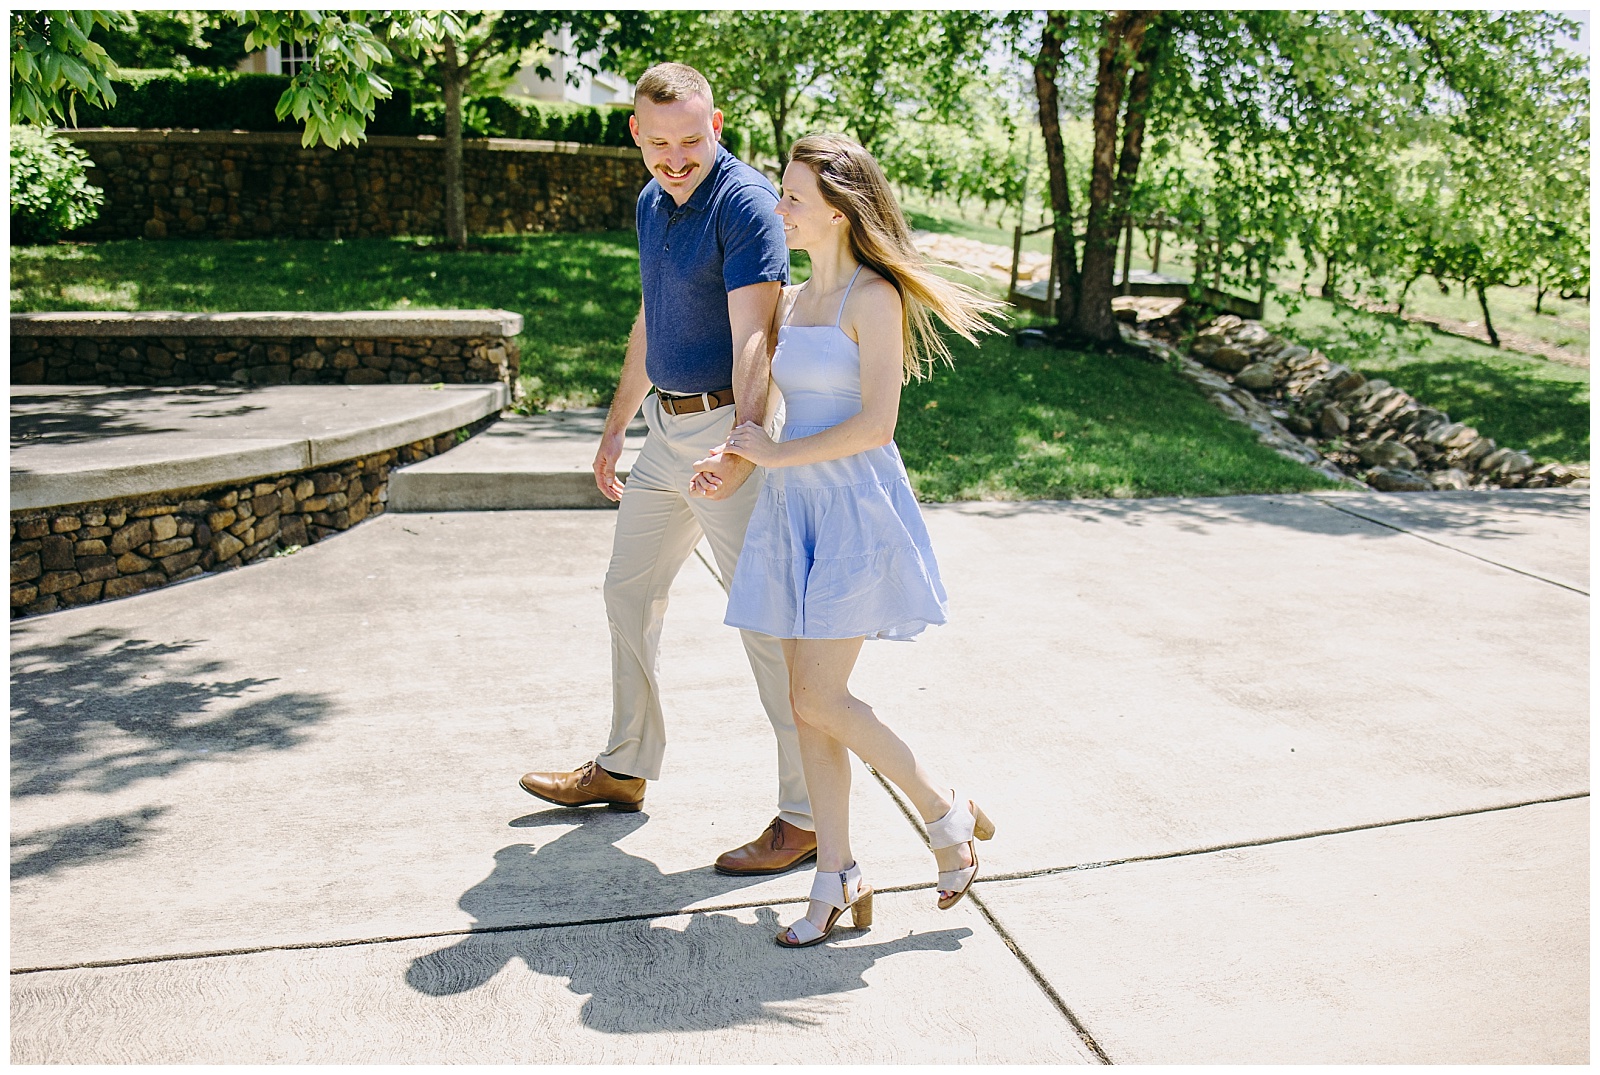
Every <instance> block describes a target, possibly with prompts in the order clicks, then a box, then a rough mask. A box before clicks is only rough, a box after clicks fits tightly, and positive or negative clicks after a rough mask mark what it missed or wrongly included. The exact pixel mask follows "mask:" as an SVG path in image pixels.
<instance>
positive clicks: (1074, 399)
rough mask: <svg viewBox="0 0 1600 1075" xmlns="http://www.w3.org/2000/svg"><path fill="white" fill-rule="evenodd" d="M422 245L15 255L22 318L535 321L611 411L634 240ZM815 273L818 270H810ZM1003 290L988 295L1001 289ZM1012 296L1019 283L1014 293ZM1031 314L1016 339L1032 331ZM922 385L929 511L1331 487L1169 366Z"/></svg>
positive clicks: (915, 410)
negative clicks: (982, 503) (195, 314)
mask: <svg viewBox="0 0 1600 1075" xmlns="http://www.w3.org/2000/svg"><path fill="white" fill-rule="evenodd" d="M475 245H478V246H480V247H482V248H481V249H474V250H471V251H468V252H465V253H458V252H455V251H451V250H445V249H441V248H439V247H437V246H432V245H422V244H419V243H416V242H412V241H408V240H355V241H345V242H319V241H311V240H294V241H279V242H254V241H250V242H233V243H217V242H211V243H201V242H184V241H171V242H162V243H149V242H124V243H104V244H100V245H96V246H61V247H31V248H30V247H13V248H12V296H13V309H15V310H51V309H113V308H115V309H124V308H128V307H129V306H133V307H136V308H138V309H168V310H192V311H223V310H394V309H451V308H484V307H499V308H503V309H507V310H512V311H515V312H517V313H520V314H522V315H523V317H524V319H525V327H524V330H523V332H522V335H521V336H520V337H519V338H518V342H519V343H520V345H521V347H522V369H521V380H522V383H523V385H524V386H525V388H527V389H529V390H530V392H531V394H532V396H533V398H534V400H535V401H536V402H538V403H540V404H542V405H547V406H550V405H554V406H576V405H590V404H601V403H605V402H607V401H609V399H610V395H611V392H612V390H613V388H614V386H615V383H616V378H617V375H618V373H619V371H620V369H621V364H622V355H623V349H624V347H625V346H626V343H627V336H628V330H629V327H630V326H631V324H632V322H633V316H634V313H635V312H636V311H637V309H638V304H639V276H638V255H637V252H636V250H635V247H634V241H633V236H632V235H631V234H629V233H626V232H621V233H609V234H602V235H538V236H523V237H493V238H484V239H480V240H476V241H475ZM796 260H797V265H798V268H799V270H800V272H799V273H798V275H799V276H802V277H803V275H804V272H805V262H804V259H803V258H798V259H796ZM985 286H987V285H985ZM1000 287H1001V288H1003V285H1000ZM1029 320H1030V319H1029V318H1027V317H1022V316H1019V317H1018V319H1017V320H1015V321H1013V322H1012V323H1011V325H1010V328H1012V329H1013V330H1014V329H1015V328H1017V327H1020V326H1021V325H1024V324H1027V323H1028V321H1029ZM953 350H954V353H955V357H956V364H955V367H954V368H953V369H942V370H940V371H939V372H938V373H937V374H936V375H935V377H934V378H933V379H932V380H931V381H928V382H924V383H922V384H915V385H911V386H909V387H908V388H907V389H906V391H905V396H904V402H903V404H902V407H901V419H900V425H899V429H898V431H897V440H898V442H899V444H900V447H901V450H902V452H903V454H904V456H905V460H906V465H907V468H908V469H909V471H910V472H911V475H912V479H913V481H914V483H915V484H916V486H917V489H918V493H919V495H921V496H923V497H925V498H927V499H930V500H957V499H973V498H985V499H1004V500H1015V499H1032V498H1041V497H1045V498H1064V497H1142V496H1218V495H1224V494H1229V493H1263V492H1285V491H1294V490H1306V489H1318V488H1325V487H1327V486H1328V485H1329V483H1328V482H1327V481H1326V480H1325V479H1324V478H1322V477H1321V476H1320V475H1317V474H1315V473H1313V472H1312V471H1310V470H1308V469H1306V468H1304V467H1302V466H1299V465H1298V464H1295V463H1292V462H1289V461H1288V460H1285V459H1283V458H1281V457H1279V456H1277V455H1275V454H1274V453H1272V452H1271V451H1269V450H1267V449H1266V448H1264V447H1262V446H1261V445H1259V444H1257V443H1256V441H1255V438H1254V435H1253V434H1252V433H1250V431H1249V430H1247V429H1245V428H1244V427H1242V426H1239V425H1236V424H1234V423H1231V422H1228V421H1227V420H1226V419H1224V418H1223V417H1222V416H1221V415H1220V414H1219V413H1218V412H1217V411H1216V410H1214V409H1213V408H1212V407H1211V406H1210V405H1209V404H1208V403H1206V402H1205V401H1204V399H1202V398H1201V396H1200V395H1199V394H1198V393H1197V392H1196V391H1195V390H1194V389H1193V388H1191V387H1190V386H1189V385H1188V384H1186V383H1185V382H1183V381H1182V380H1181V379H1179V378H1178V377H1176V376H1175V375H1174V374H1173V373H1172V371H1171V370H1169V369H1166V368H1165V367H1162V366H1157V365H1153V364H1151V363H1148V362H1145V361H1143V360H1141V359H1138V358H1135V357H1131V356H1128V355H1120V354H1119V355H1099V354H1084V353H1078V352H1074V351H1057V350H1020V349H1018V348H1017V347H1016V346H1015V345H1014V344H1013V342H1012V340H1011V338H1010V336H999V337H988V338H986V339H985V340H984V342H983V345H982V346H981V347H976V348H975V347H972V346H970V345H968V344H965V343H963V342H961V341H954V342H953Z"/></svg>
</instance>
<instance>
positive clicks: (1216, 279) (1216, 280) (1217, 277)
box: [1211, 231, 1222, 291]
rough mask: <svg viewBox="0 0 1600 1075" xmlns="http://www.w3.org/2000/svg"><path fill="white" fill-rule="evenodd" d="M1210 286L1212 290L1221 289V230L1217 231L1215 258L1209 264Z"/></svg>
mask: <svg viewBox="0 0 1600 1075" xmlns="http://www.w3.org/2000/svg"><path fill="white" fill-rule="evenodd" d="M1211 287H1212V289H1213V290H1216V291H1221V290H1222V232H1220V231H1219V232H1217V260H1216V262H1215V263H1214V264H1213V265H1212V266H1211Z"/></svg>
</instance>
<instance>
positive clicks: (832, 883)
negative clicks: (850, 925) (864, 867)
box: [776, 863, 872, 948]
mask: <svg viewBox="0 0 1600 1075" xmlns="http://www.w3.org/2000/svg"><path fill="white" fill-rule="evenodd" d="M811 898H812V899H814V900H816V901H817V902H818V903H825V904H827V905H828V906H829V907H832V908H833V913H832V914H830V915H828V923H827V925H825V926H823V927H822V928H821V929H818V928H817V926H816V924H815V923H813V922H812V921H811V919H809V918H802V919H800V921H798V922H796V923H795V924H794V925H792V926H790V927H789V928H788V929H786V930H784V931H783V932H782V933H780V934H778V936H777V938H776V939H777V942H778V943H779V944H780V945H782V946H783V947H785V948H810V947H811V946H812V945H814V944H821V943H822V942H823V941H825V940H827V939H828V934H830V933H832V932H833V927H834V925H835V924H837V923H838V921H839V916H840V915H842V914H844V913H845V911H847V910H848V911H849V912H850V919H851V921H853V922H854V923H855V925H856V928H857V929H865V928H867V927H868V926H870V925H872V889H871V888H870V887H869V886H867V885H865V884H862V882H861V867H860V866H859V865H858V864H856V863H851V864H850V868H849V869H848V870H845V871H844V872H843V873H823V872H822V871H821V870H818V871H817V876H816V877H815V878H814V879H813V880H812V882H811Z"/></svg>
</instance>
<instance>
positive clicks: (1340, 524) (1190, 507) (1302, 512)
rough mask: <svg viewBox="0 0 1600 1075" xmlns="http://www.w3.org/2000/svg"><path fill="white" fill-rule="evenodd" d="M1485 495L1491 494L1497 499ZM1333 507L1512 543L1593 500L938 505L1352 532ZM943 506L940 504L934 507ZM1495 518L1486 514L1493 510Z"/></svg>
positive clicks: (1502, 496)
mask: <svg viewBox="0 0 1600 1075" xmlns="http://www.w3.org/2000/svg"><path fill="white" fill-rule="evenodd" d="M1486 496H1493V497H1494V499H1493V500H1492V501H1490V500H1487V499H1486ZM1335 505H1340V506H1343V507H1344V508H1347V509H1349V510H1350V511H1355V512H1359V513H1361V514H1363V515H1371V516H1373V517H1374V518H1383V519H1385V520H1390V521H1394V522H1396V523H1398V524H1400V525H1403V526H1405V528H1406V529H1407V530H1410V531H1417V532H1424V533H1429V534H1442V535H1447V534H1458V535H1461V536H1465V537H1473V538H1486V539H1491V540H1512V539H1515V538H1519V537H1522V536H1524V534H1523V532H1522V531H1520V530H1517V529H1514V528H1511V527H1508V526H1506V525H1505V518H1504V516H1505V515H1507V514H1529V515H1531V514H1537V515H1539V516H1541V517H1544V518H1549V519H1557V520H1561V521H1564V522H1577V521H1582V522H1583V523H1584V524H1585V525H1587V520H1588V516H1589V498H1588V496H1587V495H1583V496H1580V495H1577V494H1574V493H1570V492H1554V491H1546V490H1542V489H1526V490H1523V489H1519V490H1513V491H1510V492H1501V493H1496V494H1485V493H1482V492H1472V491H1466V492H1440V493H1392V494H1384V493H1370V494H1360V493H1356V494H1350V495H1348V496H1346V495H1338V496H1332V495H1327V494H1316V493H1292V494H1282V495H1281V496H1275V495H1272V494H1259V495H1253V496H1239V497H1197V498H1183V499H1177V498H1171V499H1169V498H1161V499H1153V500H1031V501H1007V502H998V501H997V502H989V503H984V504H982V505H981V506H980V505H975V504H961V505H958V504H950V505H939V506H938V507H939V509H943V510H951V509H953V510H956V511H959V512H961V513H962V514H967V515H979V516H982V517H984V518H990V519H1010V518H1015V517H1018V516H1023V515H1067V516H1073V517H1076V518H1078V519H1080V520H1081V521H1083V522H1086V523H1116V524H1118V525H1122V526H1135V527H1137V526H1143V525H1146V524H1148V523H1151V522H1154V521H1157V520H1161V521H1163V522H1166V523H1167V524H1169V525H1171V524H1172V523H1173V522H1174V521H1175V523H1176V527H1177V529H1178V530H1180V531H1183V532H1185V533H1192V534H1210V533H1212V532H1213V531H1214V530H1216V529H1217V528H1221V527H1228V526H1237V525H1238V524H1239V523H1240V522H1252V523H1265V524H1267V525H1270V526H1281V527H1289V528H1292V529H1295V530H1300V531H1303V532H1306V533H1313V534H1327V535H1330V536H1348V535H1349V534H1350V530H1351V526H1352V523H1353V520H1352V517H1351V516H1350V515H1349V514H1347V513H1346V512H1345V511H1339V510H1334V506H1335ZM936 510H938V509H936ZM1491 512H1492V513H1493V514H1494V516H1497V517H1486V516H1488V515H1489V513H1491ZM1358 525H1360V526H1361V527H1362V534H1361V536H1362V537H1373V538H1389V537H1399V536H1401V535H1400V533H1399V532H1398V531H1395V530H1391V529H1389V528H1388V527H1384V526H1378V525H1376V524H1370V523H1362V524H1358Z"/></svg>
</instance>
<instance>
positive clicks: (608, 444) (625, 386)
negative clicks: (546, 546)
mask: <svg viewBox="0 0 1600 1075" xmlns="http://www.w3.org/2000/svg"><path fill="white" fill-rule="evenodd" d="M644 356H645V324H644V304H643V303H640V304H639V316H638V317H636V318H634V320H633V331H631V332H629V333H628V350H627V353H626V354H625V355H624V356H623V359H622V376H620V377H618V378H617V392H616V395H614V396H612V397H611V409H610V410H609V411H608V412H606V427H605V432H603V433H601V434H600V450H599V451H597V452H595V455H594V483H595V485H597V486H599V487H600V492H601V493H602V494H603V495H604V496H605V498H606V499H607V500H621V499H622V483H621V482H620V481H618V480H617V460H618V459H621V458H622V445H623V440H624V438H625V437H626V436H627V432H628V423H629V422H631V421H633V416H634V415H636V414H638V413H639V406H640V405H641V404H642V403H644V397H645V396H647V395H649V394H650V377H649V375H648V374H646V373H645V371H644ZM735 398H737V397H735Z"/></svg>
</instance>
